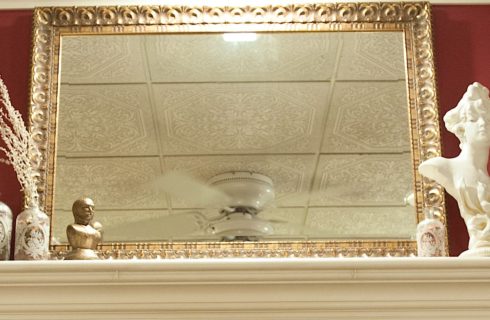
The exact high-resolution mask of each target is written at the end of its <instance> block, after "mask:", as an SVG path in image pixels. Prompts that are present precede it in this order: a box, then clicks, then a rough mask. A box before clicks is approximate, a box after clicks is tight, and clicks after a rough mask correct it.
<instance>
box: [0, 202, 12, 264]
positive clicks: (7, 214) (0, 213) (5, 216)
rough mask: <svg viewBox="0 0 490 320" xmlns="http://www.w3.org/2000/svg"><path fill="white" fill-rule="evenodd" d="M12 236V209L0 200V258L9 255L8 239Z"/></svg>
mask: <svg viewBox="0 0 490 320" xmlns="http://www.w3.org/2000/svg"><path fill="white" fill-rule="evenodd" d="M11 236H12V211H11V210H10V208H9V207H8V206H7V205H6V204H5V203H3V202H1V201H0V260H8V259H9V257H10V239H11Z"/></svg>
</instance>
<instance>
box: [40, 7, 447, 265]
mask: <svg viewBox="0 0 490 320" xmlns="http://www.w3.org/2000/svg"><path fill="white" fill-rule="evenodd" d="M34 22H35V31H34V51H33V76H32V91H31V129H32V134H33V135H34V136H35V137H36V141H37V142H38V143H39V146H40V147H41V149H42V150H43V157H42V158H36V159H35V161H36V165H37V168H38V170H39V179H40V185H41V186H42V187H41V189H42V190H41V195H42V203H43V204H44V207H45V210H46V211H47V213H48V214H50V215H51V221H52V226H51V229H52V237H51V239H52V243H51V244H52V248H53V252H54V253H55V256H58V257H61V256H63V254H64V252H66V250H67V249H68V246H67V242H66V235H65V228H66V225H67V224H69V223H71V221H72V214H71V204H72V203H73V201H75V200H76V199H77V198H80V197H85V196H86V197H91V198H93V199H94V201H95V204H96V219H97V220H99V221H100V222H101V223H102V224H103V225H104V228H105V234H104V238H105V241H104V245H102V247H101V251H100V252H101V256H102V257H105V258H107V257H114V258H133V257H139V258H155V257H162V258H175V257H230V256H232V257H235V256H246V257H253V256H303V257H305V256H339V255H342V256H361V255H366V256H390V255H391V256H408V255H411V254H414V253H415V251H416V245H415V241H414V240H413V239H414V233H415V227H416V224H417V222H418V221H419V219H420V218H421V216H422V214H421V212H422V208H423V207H424V206H431V207H434V208H436V209H437V211H438V212H439V216H440V217H441V219H442V220H443V221H444V222H445V210H444V198H443V193H442V190H441V188H440V187H439V186H437V185H435V184H433V183H432V182H431V181H426V180H423V179H422V178H421V177H420V175H419V174H418V173H417V172H416V170H415V168H416V167H417V166H418V164H419V163H420V161H422V160H424V159H427V158H429V157H433V156H436V155H439V154H440V141H439V140H440V139H439V128H438V111H437V103H436V94H435V83H434V66H433V57H432V43H431V29H430V7H429V4H428V3H357V4H354V3H349V4H311V5H307V4H300V5H284V6H281V5H268V4H264V5H257V6H242V7H239V6H237V7H185V6H174V7H166V6H141V7H136V6H132V7H66V8H38V9H36V10H35V15H34ZM410 199H414V200H413V201H410Z"/></svg>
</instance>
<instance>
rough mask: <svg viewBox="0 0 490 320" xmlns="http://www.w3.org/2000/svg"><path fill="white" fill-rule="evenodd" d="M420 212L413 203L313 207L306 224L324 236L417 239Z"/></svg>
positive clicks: (326, 237)
mask: <svg viewBox="0 0 490 320" xmlns="http://www.w3.org/2000/svg"><path fill="white" fill-rule="evenodd" d="M416 216H417V215H416V213H415V209H414V208H412V207H329V208H310V209H309V210H308V218H307V220H306V226H307V227H308V228H311V229H310V230H312V234H313V233H316V235H312V238H320V239H329V238H332V239H338V238H345V239H353V238H356V239H360V238H405V239H413V236H414V234H415V230H416V227H417V219H416Z"/></svg>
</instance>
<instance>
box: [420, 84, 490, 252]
mask: <svg viewBox="0 0 490 320" xmlns="http://www.w3.org/2000/svg"><path fill="white" fill-rule="evenodd" d="M444 122H445V124H446V128H447V129H448V131H450V132H452V133H454V134H455V135H456V136H457V137H458V139H459V141H460V145H459V146H460V148H461V153H460V154H459V155H458V156H457V157H455V158H451V159H447V158H443V157H436V158H432V159H429V160H427V161H424V162H423V163H422V164H421V165H420V166H419V172H420V173H421V174H422V175H423V176H425V177H428V178H430V179H433V180H435V181H436V182H438V183H439V184H441V185H442V186H443V187H444V188H445V189H446V190H447V192H448V193H449V194H450V195H451V196H453V197H454V198H455V199H456V200H457V201H458V206H459V211H460V213H461V216H462V217H463V219H464V221H465V223H466V227H467V228H468V233H469V236H470V241H469V245H468V250H467V251H465V252H463V253H462V254H461V256H490V177H489V175H488V172H487V163H488V156H489V149H490V98H489V96H488V89H487V88H485V87H484V86H482V85H481V84H479V83H476V82H475V83H473V84H472V85H470V86H469V87H468V90H467V91H466V93H465V94H464V95H463V98H462V99H461V101H460V102H459V103H458V105H457V106H456V107H455V108H454V109H452V110H450V111H448V112H447V113H446V115H445V116H444Z"/></svg>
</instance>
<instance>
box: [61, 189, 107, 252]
mask: <svg viewBox="0 0 490 320" xmlns="http://www.w3.org/2000/svg"><path fill="white" fill-rule="evenodd" d="M72 212H73V217H74V218H75V223H73V224H70V225H69V226H68V227H67V228H66V235H67V237H68V242H69V243H70V245H71V247H72V250H71V251H70V252H69V253H68V254H67V255H66V257H65V260H91V259H98V256H97V254H96V253H95V251H94V249H95V248H97V245H98V244H99V242H100V241H101V240H102V225H101V224H100V223H98V222H92V219H93V216H94V202H93V201H92V199H89V198H84V199H79V200H77V201H75V202H74V203H73V207H72Z"/></svg>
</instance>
